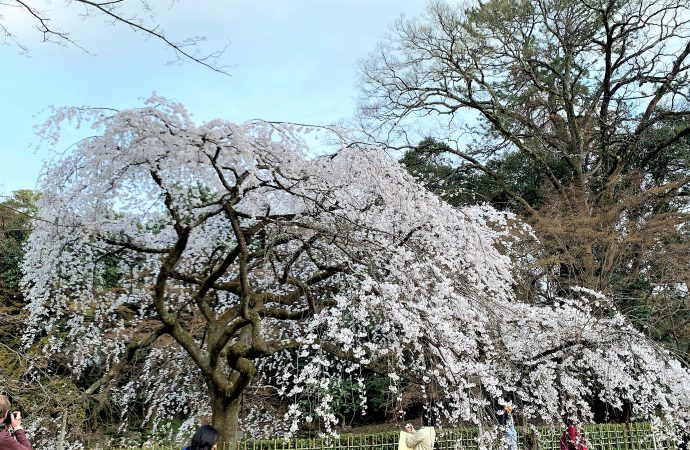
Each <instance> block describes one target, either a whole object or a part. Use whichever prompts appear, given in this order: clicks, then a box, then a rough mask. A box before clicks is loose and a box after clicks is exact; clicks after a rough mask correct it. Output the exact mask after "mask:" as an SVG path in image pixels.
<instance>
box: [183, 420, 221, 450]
mask: <svg viewBox="0 0 690 450" xmlns="http://www.w3.org/2000/svg"><path fill="white" fill-rule="evenodd" d="M217 441H218V432H217V431H216V429H215V428H213V427H212V426H211V425H202V426H200V427H199V428H198V429H197V430H196V433H194V436H192V440H191V441H190V442H189V450H211V449H212V448H214V447H215V446H216V442H217Z"/></svg>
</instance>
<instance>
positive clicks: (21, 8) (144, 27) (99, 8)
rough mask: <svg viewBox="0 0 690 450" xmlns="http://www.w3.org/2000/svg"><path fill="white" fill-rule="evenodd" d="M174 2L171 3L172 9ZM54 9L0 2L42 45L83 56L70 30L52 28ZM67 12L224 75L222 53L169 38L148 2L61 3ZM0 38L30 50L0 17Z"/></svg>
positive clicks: (32, 0)
mask: <svg viewBox="0 0 690 450" xmlns="http://www.w3.org/2000/svg"><path fill="white" fill-rule="evenodd" d="M174 3H175V1H174V0H173V1H172V2H171V6H174ZM51 7H54V6H53V5H52V4H51V3H50V2H42V1H41V0H6V1H4V2H0V13H1V12H2V10H3V9H4V10H5V11H9V10H10V9H14V10H16V11H14V12H15V13H16V12H18V13H19V14H23V15H24V16H26V17H27V18H28V19H29V21H30V22H33V27H34V28H35V29H36V31H37V32H38V33H40V34H41V36H42V40H43V42H48V43H53V44H57V45H63V46H64V45H67V46H75V47H78V48H80V49H82V50H84V51H86V52H88V49H87V48H85V47H83V46H82V44H80V43H79V42H78V41H77V40H75V39H74V38H73V37H72V32H71V31H70V30H64V29H62V28H60V27H59V25H56V24H55V21H54V16H55V15H56V13H55V11H54V10H51V9H50V8H51ZM64 11H69V12H70V13H71V14H73V15H74V16H80V17H82V19H84V20H87V19H88V20H94V19H96V18H102V19H103V20H104V21H105V23H109V24H111V25H119V26H124V27H127V28H130V29H131V30H132V31H133V32H135V33H141V34H143V35H144V36H146V37H149V38H153V39H156V40H158V41H160V42H161V43H162V44H163V45H164V46H166V47H167V48H169V49H171V50H172V51H173V54H174V55H175V58H176V59H177V60H178V61H182V60H189V61H193V62H195V63H197V64H201V65H202V66H205V67H207V68H209V69H211V70H213V71H216V72H219V73H222V74H225V75H227V74H228V73H227V72H226V70H225V69H224V68H223V67H222V66H221V65H219V58H220V57H221V56H222V54H223V53H224V50H225V49H221V50H219V51H214V52H210V53H203V52H202V51H201V50H200V48H199V45H200V43H201V42H202V41H204V38H203V37H200V36H195V37H189V38H185V39H182V40H177V39H174V38H172V37H170V36H169V35H168V34H167V33H166V32H165V31H164V30H163V29H162V27H161V25H160V24H159V23H158V22H157V20H156V18H155V13H154V8H153V5H152V3H151V2H150V1H148V0H106V1H98V0H96V1H91V0H64V6H63V12H64ZM0 34H2V35H4V38H5V41H6V42H12V43H13V44H14V45H15V46H16V47H17V48H18V49H19V50H20V51H21V52H22V53H29V52H30V48H29V47H28V46H27V45H26V44H25V43H24V42H22V40H21V39H20V38H19V37H18V36H17V32H16V31H15V30H14V29H13V28H12V26H11V25H10V24H9V23H8V21H7V19H5V20H3V16H2V15H1V14H0Z"/></svg>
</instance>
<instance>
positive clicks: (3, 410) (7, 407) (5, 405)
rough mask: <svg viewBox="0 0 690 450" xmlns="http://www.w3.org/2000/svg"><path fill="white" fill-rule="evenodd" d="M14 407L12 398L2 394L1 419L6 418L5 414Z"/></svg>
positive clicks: (0, 400) (0, 401)
mask: <svg viewBox="0 0 690 450" xmlns="http://www.w3.org/2000/svg"><path fill="white" fill-rule="evenodd" d="M11 407H12V403H11V402H10V399H9V398H7V396H6V395H0V421H2V420H4V419H5V416H6V415H7V413H8V412H9V410H10V408H11Z"/></svg>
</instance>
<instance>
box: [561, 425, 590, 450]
mask: <svg viewBox="0 0 690 450" xmlns="http://www.w3.org/2000/svg"><path fill="white" fill-rule="evenodd" d="M561 450H587V445H586V442H585V438H584V436H582V433H580V430H578V429H577V427H576V426H575V422H574V421H573V420H572V419H569V418H568V419H566V420H565V431H564V432H563V434H562V435H561Z"/></svg>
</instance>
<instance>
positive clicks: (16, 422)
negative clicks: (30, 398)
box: [0, 395, 32, 450]
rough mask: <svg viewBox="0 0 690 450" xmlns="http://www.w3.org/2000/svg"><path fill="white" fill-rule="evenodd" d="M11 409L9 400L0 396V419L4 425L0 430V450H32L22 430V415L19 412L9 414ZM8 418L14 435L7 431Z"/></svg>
mask: <svg viewBox="0 0 690 450" xmlns="http://www.w3.org/2000/svg"><path fill="white" fill-rule="evenodd" d="M11 409H12V404H11V403H10V400H9V399H8V398H7V397H6V396H4V395H0V417H2V423H3V424H4V427H3V428H2V429H1V430H0V450H32V449H31V444H30V443H29V440H28V439H27V438H26V433H24V428H22V413H21V412H19V411H14V412H10V410H11ZM8 415H9V416H8ZM8 418H9V425H11V426H12V430H13V431H14V435H13V434H12V433H10V431H9V430H8V427H7V423H6V420H7V419H8Z"/></svg>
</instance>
